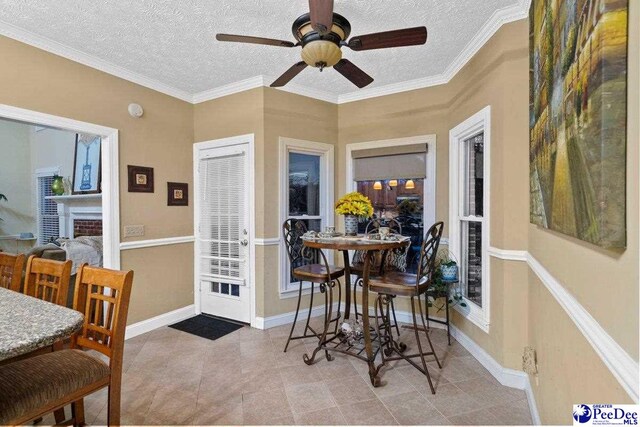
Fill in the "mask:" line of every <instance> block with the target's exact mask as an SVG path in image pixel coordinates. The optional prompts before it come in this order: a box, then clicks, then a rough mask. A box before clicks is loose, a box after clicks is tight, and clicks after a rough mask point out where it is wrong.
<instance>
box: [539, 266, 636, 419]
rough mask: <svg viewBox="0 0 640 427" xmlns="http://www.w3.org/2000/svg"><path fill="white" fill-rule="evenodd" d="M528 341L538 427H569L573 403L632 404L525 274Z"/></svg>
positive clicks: (559, 310) (565, 318) (544, 291)
mask: <svg viewBox="0 0 640 427" xmlns="http://www.w3.org/2000/svg"><path fill="white" fill-rule="evenodd" d="M529 295H530V298H529V317H530V323H529V337H530V338H529V341H530V344H531V345H532V346H533V347H534V348H536V350H537V355H538V370H539V375H538V382H536V379H535V378H534V377H531V378H530V381H531V385H532V388H533V391H534V394H535V398H536V403H537V406H538V412H539V414H540V419H541V420H542V423H543V424H571V423H572V422H573V421H572V419H571V408H572V405H573V404H575V403H605V402H606V403H633V402H632V401H631V399H630V398H629V396H628V395H627V393H626V392H625V391H624V390H623V389H622V387H621V386H620V384H619V383H618V382H617V381H616V380H615V378H614V377H613V376H612V375H611V372H610V371H609V369H608V368H607V367H606V366H605V365H604V364H603V362H602V359H600V357H599V356H598V355H597V354H596V353H595V351H594V350H593V347H591V345H590V344H589V343H588V342H587V340H586V339H585V338H584V336H583V335H582V334H581V333H580V331H579V330H578V329H577V328H576V326H575V324H574V323H573V321H571V319H570V318H569V317H568V316H567V314H566V313H565V312H564V310H563V309H562V307H560V305H559V304H558V302H557V301H556V300H555V298H554V297H553V296H552V295H551V294H550V293H549V291H548V290H547V288H545V286H544V284H542V283H541V282H540V280H539V279H538V277H537V276H536V275H535V273H533V272H532V271H530V272H529Z"/></svg>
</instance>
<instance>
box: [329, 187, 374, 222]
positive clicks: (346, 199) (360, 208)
mask: <svg viewBox="0 0 640 427" xmlns="http://www.w3.org/2000/svg"><path fill="white" fill-rule="evenodd" d="M336 213H337V214H338V215H355V216H357V217H358V218H359V219H366V218H370V217H371V216H372V215H373V205H372V204H371V200H369V198H368V197H367V196H365V195H364V194H360V193H358V192H357V191H354V192H352V193H347V194H345V195H344V196H342V197H341V198H340V200H338V203H336Z"/></svg>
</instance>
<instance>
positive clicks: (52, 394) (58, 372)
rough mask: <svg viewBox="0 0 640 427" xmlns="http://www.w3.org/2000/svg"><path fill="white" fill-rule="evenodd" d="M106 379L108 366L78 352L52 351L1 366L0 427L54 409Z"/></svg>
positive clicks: (103, 383) (98, 385)
mask: <svg viewBox="0 0 640 427" xmlns="http://www.w3.org/2000/svg"><path fill="white" fill-rule="evenodd" d="M109 375H110V371H109V365H107V364H106V363H105V362H103V361H102V360H99V359H97V358H95V357H92V356H91V355H89V354H87V353H86V352H84V351H82V350H61V351H54V352H52V353H47V354H43V355H40V356H35V357H31V358H28V359H23V360H20V361H18V362H14V363H9V364H6V365H2V366H0V425H7V424H11V423H14V422H16V421H18V420H21V417H22V416H23V415H24V414H31V413H33V412H34V411H37V410H38V409H41V408H47V407H52V408H53V407H56V406H58V405H59V402H60V401H61V400H67V399H68V396H71V395H73V394H75V393H76V392H79V391H81V390H82V389H84V388H86V387H90V388H99V387H100V385H102V386H104V385H106V384H108V383H109ZM83 394H85V393H81V394H80V395H83ZM27 421H28V420H27Z"/></svg>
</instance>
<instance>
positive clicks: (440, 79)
mask: <svg viewBox="0 0 640 427" xmlns="http://www.w3.org/2000/svg"><path fill="white" fill-rule="evenodd" d="M448 82H449V80H447V78H446V77H445V76H443V75H442V74H440V75H437V76H430V77H423V78H420V79H415V80H408V81H404V82H399V83H392V84H388V85H384V86H378V87H375V88H371V89H360V90H358V91H355V92H349V93H344V94H342V95H338V104H346V103H347V102H353V101H361V100H363V99H369V98H377V97H379V96H385V95H392V94H394V93H400V92H408V91H410V90H415V89H423V88H425V87H431V86H438V85H443V84H445V83H448Z"/></svg>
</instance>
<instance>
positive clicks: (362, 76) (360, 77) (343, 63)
mask: <svg viewBox="0 0 640 427" xmlns="http://www.w3.org/2000/svg"><path fill="white" fill-rule="evenodd" d="M333 68H335V69H336V71H337V72H339V73H340V74H342V75H343V76H345V77H346V78H347V79H348V80H349V81H350V82H351V83H353V84H354V85H356V86H358V87H359V88H361V89H362V88H363V87H365V86H366V85H368V84H369V83H371V82H372V81H373V77H371V76H370V75H368V74H367V73H365V72H364V71H362V70H361V69H360V68H358V67H356V66H355V65H354V64H353V62H351V61H349V60H348V59H344V58H343V59H341V60H340V61H338V63H337V64H336V65H334V66H333Z"/></svg>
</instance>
